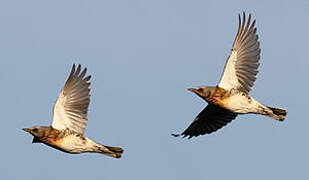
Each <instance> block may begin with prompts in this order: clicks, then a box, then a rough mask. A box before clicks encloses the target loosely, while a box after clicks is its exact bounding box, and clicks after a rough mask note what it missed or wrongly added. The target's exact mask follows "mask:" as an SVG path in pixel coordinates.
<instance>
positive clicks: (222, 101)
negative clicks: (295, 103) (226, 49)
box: [172, 13, 287, 139]
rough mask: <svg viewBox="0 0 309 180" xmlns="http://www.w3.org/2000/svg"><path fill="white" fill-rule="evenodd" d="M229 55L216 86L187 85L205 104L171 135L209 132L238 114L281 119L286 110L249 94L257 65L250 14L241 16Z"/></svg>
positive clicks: (258, 55)
mask: <svg viewBox="0 0 309 180" xmlns="http://www.w3.org/2000/svg"><path fill="white" fill-rule="evenodd" d="M238 19H239V25H238V31H237V35H236V38H235V40H234V44H233V47H232V50H231V52H230V56H229V57H228V59H227V61H226V64H225V68H224V71H223V74H222V76H221V80H220V82H219V84H218V85H217V86H215V87H211V86H200V87H197V88H189V89H188V90H189V91H192V92H194V93H195V94H197V95H198V96H200V97H201V98H202V99H204V100H205V101H206V102H207V103H208V105H207V106H206V107H205V109H204V110H202V111H201V112H200V113H199V114H198V116H197V117H196V118H195V119H194V121H193V122H192V123H191V125H190V126H189V127H188V128H187V129H186V130H185V131H184V132H183V133H181V134H172V135H173V136H176V137H177V136H180V135H182V136H183V137H188V138H189V139H190V138H192V137H196V136H199V135H204V134H210V133H212V132H215V131H217V130H218V129H220V128H222V127H223V126H225V125H227V124H228V123H230V122H231V121H232V120H233V119H235V118H236V116H237V115H238V114H248V113H254V114H261V115H266V116H269V117H271V118H274V119H276V120H279V121H283V120H284V119H285V116H286V114H287V112H286V110H284V109H279V108H273V107H269V106H267V105H264V104H261V103H259V102H258V101H257V100H255V99H254V98H253V97H251V96H250V95H249V92H250V90H251V88H252V87H253V85H254V82H255V80H256V78H257V76H256V75H257V73H258V67H259V65H260V63H259V59H260V52H261V49H260V43H259V41H258V35H257V34H256V27H255V20H254V21H253V22H252V23H251V14H249V18H248V21H247V22H246V16H245V13H243V17H242V19H241V16H240V14H239V15H238Z"/></svg>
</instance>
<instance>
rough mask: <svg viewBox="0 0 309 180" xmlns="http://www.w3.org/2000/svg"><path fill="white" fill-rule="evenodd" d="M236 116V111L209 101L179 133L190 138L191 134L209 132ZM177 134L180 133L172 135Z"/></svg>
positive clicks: (197, 134) (196, 134)
mask: <svg viewBox="0 0 309 180" xmlns="http://www.w3.org/2000/svg"><path fill="white" fill-rule="evenodd" d="M236 116H237V114H236V113H233V112H231V111H229V110H227V109H224V108H221V107H220V106H218V105H215V104H212V103H210V104H208V105H207V106H206V107H205V108H204V109H203V111H201V112H200V113H199V115H198V116H197V117H196V118H195V119H194V121H193V122H192V123H191V124H190V126H189V127H188V128H187V129H186V130H185V131H184V132H183V133H181V135H182V136H183V137H187V136H189V139H190V138H192V137H193V136H199V135H204V134H210V133H212V132H215V131H217V130H218V129H220V128H222V127H223V126H225V125H227V124H228V123H229V122H231V121H232V120H233V119H235V118H236ZM179 135H180V134H176V135H175V134H173V136H179Z"/></svg>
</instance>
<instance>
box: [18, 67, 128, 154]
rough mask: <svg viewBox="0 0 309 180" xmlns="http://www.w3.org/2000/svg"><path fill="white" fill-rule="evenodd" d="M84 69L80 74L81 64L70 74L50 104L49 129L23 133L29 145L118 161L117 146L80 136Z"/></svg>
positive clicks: (84, 115) (86, 97) (85, 99)
mask: <svg viewBox="0 0 309 180" xmlns="http://www.w3.org/2000/svg"><path fill="white" fill-rule="evenodd" d="M86 72H87V68H84V69H83V71H82V72H81V65H78V67H77V69H75V64H73V67H72V70H71V73H70V75H69V78H68V80H67V81H66V83H65V85H64V87H63V89H62V91H61V92H60V95H59V97H58V99H57V101H56V103H55V105H54V109H53V122H52V125H51V126H34V127H32V128H24V129H23V130H24V131H26V132H29V133H30V134H32V135H33V141H32V143H44V144H46V145H48V146H51V147H53V148H56V149H58V150H60V151H63V152H67V153H73V154H79V153H85V152H93V153H102V154H105V155H108V156H111V157H114V158H120V157H121V155H122V152H123V149H122V148H121V147H111V146H105V145H102V144H99V143H97V142H95V141H93V140H91V139H89V138H87V137H85V136H84V131H85V127H86V125H87V121H88V107H89V103H90V78H91V76H90V75H88V76H86V77H85V75H86Z"/></svg>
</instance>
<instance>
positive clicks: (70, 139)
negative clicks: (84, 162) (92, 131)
mask: <svg viewBox="0 0 309 180" xmlns="http://www.w3.org/2000/svg"><path fill="white" fill-rule="evenodd" d="M90 143H91V142H89V139H88V138H86V137H85V138H81V137H79V136H76V135H75V134H72V135H69V136H66V137H64V138H63V141H62V143H61V149H62V150H64V151H66V152H69V153H82V152H87V151H88V148H89V146H90Z"/></svg>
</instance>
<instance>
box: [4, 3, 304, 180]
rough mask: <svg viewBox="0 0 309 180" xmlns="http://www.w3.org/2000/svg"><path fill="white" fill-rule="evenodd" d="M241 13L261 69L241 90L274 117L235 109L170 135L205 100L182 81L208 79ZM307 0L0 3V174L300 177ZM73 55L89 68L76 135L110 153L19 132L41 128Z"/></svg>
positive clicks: (150, 179) (217, 72) (152, 179)
mask: <svg viewBox="0 0 309 180" xmlns="http://www.w3.org/2000/svg"><path fill="white" fill-rule="evenodd" d="M242 11H245V12H247V13H252V15H253V18H255V19H256V20H257V28H258V34H259V37H260V42H261V49H262V53H261V60H260V62H261V66H260V73H259V74H258V79H257V81H256V84H255V86H254V88H253V90H252V91H251V95H252V96H254V97H255V98H256V99H257V100H259V101H260V102H262V103H265V104H267V105H271V106H274V107H281V108H285V109H287V110H288V115H287V118H286V121H284V122H279V121H276V120H274V119H270V118H268V117H264V116H259V115H240V116H238V117H237V119H236V120H234V121H233V122H232V123H230V124H229V125H228V126H226V127H224V128H223V129H221V130H219V131H217V132H215V133H213V134H211V135H204V136H200V137H198V138H192V139H190V140H187V139H182V138H174V137H172V136H171V135H170V134H171V133H180V132H182V131H183V130H184V129H185V128H187V127H188V125H189V124H190V123H191V122H192V121H193V119H194V118H195V116H196V115H197V114H198V113H199V112H200V111H201V110H202V109H203V108H204V107H205V106H206V104H207V103H205V102H203V100H201V99H200V98H199V97H198V96H196V95H195V94H193V93H190V92H188V91H187V90H186V89H187V88H189V87H196V86H199V85H216V83H217V82H218V81H219V79H220V76H221V73H222V70H223V67H224V64H225V60H226V59H227V57H228V55H229V52H230V49H231V46H232V43H233V40H234V37H235V35H236V31H237V26H238V19H237V14H238V13H241V12H242ZM308 12H309V1H307V0H303V1H289V0H286V1H268V0H256V1H247V0H243V1H239V0H234V1H218V0H213V1H202V0H199V1H189V0H185V1H184V0H173V1H167V0H156V1H142V0H139V1H138V0H130V1H120V0H111V1H99V0H97V1H86V0H70V1H69V0H68V1H63V0H61V1H58V0H53V1H43V0H35V1H34V0H28V1H17V0H11V1H0V52H1V53H0V68H1V70H0V80H1V82H2V85H1V87H2V88H1V103H0V109H1V122H2V126H1V127H2V128H1V132H0V135H1V142H2V144H1V148H0V158H1V162H0V171H1V173H0V179H44V180H51V179H53V180H54V179H56V178H57V179H105V180H114V179H115V180H118V179H119V180H123V179H147V180H157V179H179V180H182V179H212V180H214V179H218V180H219V179H233V180H234V179H235V180H238V179H256V180H261V179H278V180H279V179H280V180H290V179H308V178H309V175H308V163H309V155H308V152H309V145H308V137H309V136H308V135H309V133H308V127H309V119H308V115H307V113H308V94H307V93H308V90H309V86H308V77H309V72H308V67H309V59H308V50H309V47H308V42H309V36H308V32H309V15H308ZM73 63H77V64H78V63H80V64H82V65H83V66H86V67H87V68H88V72H89V74H91V75H92V77H93V78H92V90H91V93H92V101H91V104H90V112H89V123H88V126H87V128H86V135H87V136H88V137H90V138H92V139H94V140H96V141H98V142H101V143H103V144H106V145H114V146H122V147H124V149H125V152H124V154H123V158H122V159H120V160H119V159H113V158H110V157H107V156H104V155H101V154H89V153H88V154H81V155H72V154H66V153H63V152H60V151H58V150H55V149H52V148H50V147H48V146H46V145H43V144H31V141H32V137H31V136H30V135H29V134H27V133H25V132H23V131H22V130H21V128H24V127H31V126H34V125H49V124H50V123H51V119H52V116H51V115H52V107H53V104H54V102H55V100H56V98H57V97H58V94H59V92H60V90H61V88H62V86H63V85H64V82H65V80H66V79H67V76H68V75H69V72H70V70H71V66H72V64H73Z"/></svg>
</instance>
